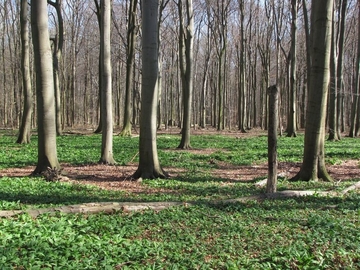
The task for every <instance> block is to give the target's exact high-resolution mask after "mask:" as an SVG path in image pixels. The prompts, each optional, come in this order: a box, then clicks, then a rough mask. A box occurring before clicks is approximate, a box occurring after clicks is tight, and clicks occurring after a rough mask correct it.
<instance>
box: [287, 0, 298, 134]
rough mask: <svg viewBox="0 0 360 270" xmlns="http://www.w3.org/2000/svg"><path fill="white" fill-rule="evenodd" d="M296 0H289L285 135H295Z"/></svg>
mask: <svg viewBox="0 0 360 270" xmlns="http://www.w3.org/2000/svg"><path fill="white" fill-rule="evenodd" d="M297 3H298V0H291V52H290V63H291V66H290V92H289V95H290V97H289V113H288V121H287V122H288V124H287V128H286V131H287V134H286V136H287V137H296V130H297V120H296V119H297V108H296V103H297V100H296V82H297V81H296V69H297V65H296V43H297V12H298V4H297Z"/></svg>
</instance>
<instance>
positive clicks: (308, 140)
mask: <svg viewBox="0 0 360 270" xmlns="http://www.w3.org/2000/svg"><path fill="white" fill-rule="evenodd" d="M332 10H333V0H313V1H312V13H311V40H312V44H311V78H310V89H309V98H308V106H307V115H306V126H305V143H304V158H303V163H302V166H301V168H300V171H299V173H298V174H297V175H296V176H295V177H294V178H292V180H293V181H295V180H303V181H310V180H317V179H319V178H322V179H323V180H325V181H331V180H332V179H331V177H330V176H329V174H328V172H327V170H326V168H325V153H324V135H325V117H326V102H327V95H328V88H329V81H330V72H329V69H330V49H331V30H332V29H331V23H332V22H331V21H332Z"/></svg>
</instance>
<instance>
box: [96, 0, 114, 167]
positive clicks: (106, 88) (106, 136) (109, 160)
mask: <svg viewBox="0 0 360 270" xmlns="http://www.w3.org/2000/svg"><path fill="white" fill-rule="evenodd" d="M100 9H101V34H100V60H101V84H102V85H101V104H100V106H101V111H102V114H101V118H102V119H101V123H102V136H101V140H102V144H101V157H100V160H99V162H100V163H104V164H115V160H114V157H113V115H112V114H113V112H112V75H111V44H110V29H111V0H101V2H100Z"/></svg>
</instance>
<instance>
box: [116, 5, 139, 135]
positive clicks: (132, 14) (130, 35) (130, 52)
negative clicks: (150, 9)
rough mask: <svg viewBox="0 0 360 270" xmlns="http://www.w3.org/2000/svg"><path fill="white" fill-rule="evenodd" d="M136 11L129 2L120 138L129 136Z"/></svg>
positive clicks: (135, 6) (135, 7)
mask: <svg viewBox="0 0 360 270" xmlns="http://www.w3.org/2000/svg"><path fill="white" fill-rule="evenodd" d="M136 11H137V0H130V7H129V21H128V32H127V43H128V44H127V55H126V57H127V59H126V88H125V108H124V122H123V128H122V130H121V132H120V136H131V109H132V108H131V92H132V91H133V87H134V76H133V75H134V72H133V69H134V60H135V45H136V34H137V26H136Z"/></svg>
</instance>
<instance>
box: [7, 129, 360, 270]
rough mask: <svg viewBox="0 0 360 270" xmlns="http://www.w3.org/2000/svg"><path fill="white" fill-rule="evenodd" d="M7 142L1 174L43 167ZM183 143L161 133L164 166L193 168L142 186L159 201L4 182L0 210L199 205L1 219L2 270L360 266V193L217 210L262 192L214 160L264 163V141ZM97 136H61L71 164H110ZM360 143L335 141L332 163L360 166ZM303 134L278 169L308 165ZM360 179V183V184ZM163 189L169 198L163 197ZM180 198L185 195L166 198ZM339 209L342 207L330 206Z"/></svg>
mask: <svg viewBox="0 0 360 270" xmlns="http://www.w3.org/2000/svg"><path fill="white" fill-rule="evenodd" d="M14 141H15V137H14V136H7V135H0V170H1V169H6V168H15V167H24V166H28V165H35V164H36V151H37V150H36V137H35V136H34V137H33V138H32V143H31V144H30V145H17V144H15V143H14ZM178 143H179V136H178V135H160V136H159V140H158V147H159V158H160V160H161V164H162V165H163V166H164V167H165V168H166V167H170V166H171V167H178V168H183V169H184V170H185V171H184V173H181V174H180V176H179V177H176V178H172V179H166V180H160V179H159V180H144V181H143V182H142V185H147V186H149V187H152V188H154V189H157V188H158V189H159V192H155V193H129V192H123V191H105V190H102V189H100V188H97V187H94V186H89V185H81V184H71V183H62V182H46V181H44V180H42V179H41V178H34V177H28V176H24V177H13V178H12V177H2V178H0V210H15V209H28V208H39V207H41V208H42V207H52V206H58V205H69V204H77V203H84V202H100V201H142V202H147V201H184V202H185V201H195V202H197V204H196V206H191V207H186V206H183V207H176V208H170V209H167V210H163V211H160V212H155V211H144V212H140V213H121V212H118V213H115V214H111V215H107V214H96V215H88V216H86V215H62V214H58V215H56V216H49V215H46V214H45V215H41V216H39V217H38V218H36V219H33V218H31V217H30V216H28V215H27V214H22V215H19V216H16V217H13V218H1V219H0V269H40V268H41V269H360V218H359V217H360V193H359V192H358V191H357V192H351V193H349V194H348V195H347V196H345V197H320V196H307V197H303V198H296V199H279V200H269V201H264V202H261V203H260V202H255V201H249V202H247V203H235V204H220V205H216V206H215V205H213V204H210V203H209V201H212V200H219V199H227V198H237V197H242V196H247V195H253V194H259V193H260V192H261V190H259V189H257V188H255V187H254V183H251V182H249V183H243V182H231V181H230V180H227V179H226V178H216V177H214V176H213V175H212V171H213V170H215V169H216V162H215V164H214V162H209V159H213V160H215V161H219V162H224V163H228V164H232V165H249V164H257V163H263V162H265V161H266V157H267V152H266V151H267V138H266V137H265V136H260V137H252V138H241V139H237V138H235V137H228V136H216V135H207V136H206V135H203V136H193V137H192V146H193V147H194V148H196V149H199V150H201V149H212V151H211V153H210V154H200V153H201V152H200V151H199V153H198V152H196V151H195V152H187V151H178V150H174V149H175V148H176V146H177V145H178ZM100 145H101V137H100V136H99V135H87V136H81V135H70V136H62V137H59V138H58V155H59V160H60V162H61V163H70V164H91V163H94V162H96V161H97V160H98V159H99V156H100ZM137 145H138V138H122V137H114V156H115V159H116V160H117V161H118V162H119V164H128V163H129V162H130V161H133V162H137V155H136V154H137V151H138V149H137ZM358 145H359V140H358V139H350V138H344V139H343V140H341V141H339V142H326V161H327V163H328V164H339V163H340V162H341V161H343V160H346V159H360V147H359V146H358ZM302 147H303V137H302V136H299V137H297V138H285V137H284V138H279V160H280V162H301V159H302V158H301V155H302ZM359 178H360V176H359ZM279 180H280V181H279V185H278V188H279V189H280V190H281V189H300V190H306V189H312V190H314V189H315V190H319V191H323V190H330V189H331V190H342V189H344V188H345V187H347V186H349V185H351V184H353V183H355V182H356V181H359V179H351V180H348V181H343V182H341V183H337V184H336V185H334V184H332V183H323V182H310V183H290V182H289V181H288V180H287V179H279ZM160 189H161V191H160ZM166 190H169V191H174V190H175V191H176V192H166ZM334 205H336V207H332V206H334Z"/></svg>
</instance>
